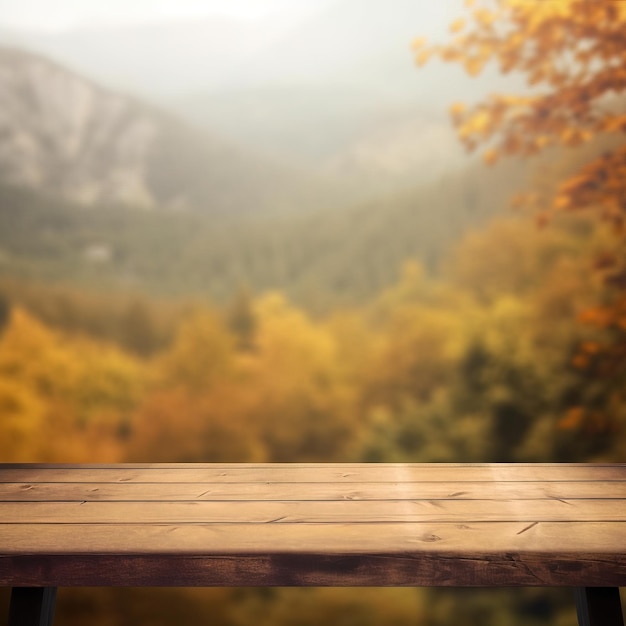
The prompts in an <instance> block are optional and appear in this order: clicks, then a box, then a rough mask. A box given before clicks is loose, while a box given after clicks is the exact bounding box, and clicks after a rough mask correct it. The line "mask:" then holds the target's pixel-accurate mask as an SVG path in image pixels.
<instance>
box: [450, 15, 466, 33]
mask: <svg viewBox="0 0 626 626" xmlns="http://www.w3.org/2000/svg"><path fill="white" fill-rule="evenodd" d="M465 24H466V22H465V20H464V19H463V18H459V19H458V20H454V22H452V24H450V32H451V33H459V32H461V31H462V30H463V29H464V28H465Z"/></svg>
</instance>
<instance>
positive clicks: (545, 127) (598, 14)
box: [415, 0, 626, 423]
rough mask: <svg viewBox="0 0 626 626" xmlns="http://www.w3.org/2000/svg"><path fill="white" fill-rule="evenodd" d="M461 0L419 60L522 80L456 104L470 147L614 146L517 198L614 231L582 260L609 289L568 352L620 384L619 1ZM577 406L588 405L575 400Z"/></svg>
mask: <svg viewBox="0 0 626 626" xmlns="http://www.w3.org/2000/svg"><path fill="white" fill-rule="evenodd" d="M466 9H467V17H465V18H459V19H458V20H456V21H455V22H454V23H453V24H452V25H451V27H450V30H451V33H452V34H453V36H454V37H453V39H452V41H451V42H450V43H448V44H445V45H427V43H426V42H425V41H424V40H423V39H421V40H417V41H416V42H415V48H416V54H417V62H418V64H424V63H426V62H427V61H428V60H429V59H430V58H431V57H438V58H440V59H442V60H444V61H448V62H456V63H460V64H461V65H462V66H463V67H464V68H465V69H466V71H467V72H468V73H469V74H471V75H477V74H479V73H480V72H481V71H482V70H483V69H484V68H486V67H488V66H494V65H495V66H496V67H498V68H499V70H500V71H501V72H502V73H505V74H506V73H509V72H513V73H517V74H520V75H522V76H524V77H525V79H526V83H527V89H525V90H524V91H523V92H522V93H517V94H505V95H502V94H493V95H490V96H489V97H487V98H486V99H485V100H484V101H483V102H479V103H478V104H475V105H472V106H467V105H465V104H463V103H456V104H453V105H452V107H451V110H450V113H451V117H452V120H453V122H454V124H455V126H456V128H457V132H458V136H459V138H460V140H461V141H462V142H463V143H464V145H465V146H466V147H467V149H468V150H470V151H474V150H478V149H481V150H482V151H483V158H484V160H485V162H487V163H488V164H493V163H495V162H496V161H497V160H498V159H500V158H501V157H506V156H521V157H532V156H534V155H537V154H539V153H542V152H545V151H548V150H550V149H553V148H554V147H558V146H561V147H563V146H565V147H578V146H581V145H583V144H587V143H590V142H593V141H596V140H597V139H598V137H604V138H605V141H606V142H607V145H610V146H611V147H610V148H609V149H605V150H604V151H603V152H602V153H601V154H594V155H593V156H592V157H590V158H589V159H588V160H587V161H586V162H584V163H583V164H582V165H581V166H580V167H579V169H578V170H577V171H576V172H575V173H574V174H573V175H571V176H566V177H564V178H563V179H562V180H560V181H558V182H557V184H556V185H554V187H553V189H551V193H550V194H548V197H545V196H544V195H541V194H538V193H537V192H536V190H531V192H529V193H527V194H524V195H522V196H518V197H516V198H515V204H517V205H527V206H531V207H532V208H533V209H535V210H536V211H537V216H538V221H539V223H540V224H545V223H546V222H547V221H550V220H553V219H554V218H555V216H559V215H562V214H564V213H582V214H588V215H589V216H590V217H591V219H592V222H591V223H592V224H593V223H595V224H600V225H602V227H604V228H605V229H606V230H608V231H609V232H610V233H611V234H612V241H609V240H607V241H606V242H605V244H604V246H602V247H600V248H598V249H596V250H594V251H593V252H592V253H591V255H590V260H589V270H590V271H591V270H592V269H593V270H594V271H595V273H596V275H597V276H598V277H600V278H601V279H602V280H603V281H604V283H605V285H606V289H605V290H604V291H603V292H602V293H601V294H600V297H599V300H598V301H597V302H596V303H595V304H592V305H591V306H590V307H589V308H588V309H586V310H584V311H582V312H580V314H579V319H580V320H581V321H583V322H584V323H586V324H589V325H591V326H595V327H596V328H598V329H599V330H601V331H602V333H601V335H600V336H598V337H597V338H596V339H597V340H596V341H592V342H586V343H584V344H583V345H582V347H581V349H580V350H579V352H578V353H577V355H576V356H575V357H574V363H575V364H576V365H577V366H578V367H580V368H583V369H586V370H587V371H588V372H589V373H590V374H591V375H592V376H601V377H603V378H605V379H607V378H610V379H612V380H613V381H614V385H615V386H616V387H619V385H620V384H621V383H620V380H621V375H622V374H623V373H624V372H626V221H625V220H626V112H625V108H624V106H625V102H626V100H625V97H624V92H625V91H626V3H624V2H613V1H598V2H584V1H580V0H551V1H550V2H527V1H525V0H500V1H498V2H495V1H494V2H484V3H480V4H479V3H477V2H475V1H473V0H468V1H467V2H466ZM575 412H576V414H577V415H578V414H584V411H582V409H580V407H576V408H575ZM596 414H597V415H599V413H596ZM573 421H575V420H570V422H571V423H573ZM570 422H568V423H570Z"/></svg>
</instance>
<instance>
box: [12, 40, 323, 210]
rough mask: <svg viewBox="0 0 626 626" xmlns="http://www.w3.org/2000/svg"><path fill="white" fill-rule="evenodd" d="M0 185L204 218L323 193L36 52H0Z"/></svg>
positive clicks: (303, 202) (306, 201) (301, 177)
mask: <svg viewBox="0 0 626 626" xmlns="http://www.w3.org/2000/svg"><path fill="white" fill-rule="evenodd" d="M0 91H1V92H2V94H3V96H2V98H3V102H2V104H3V106H2V109H1V110H0V136H1V137H2V142H1V143H0V180H2V181H4V182H8V183H11V184H15V185H21V186H24V187H30V188H35V189H38V190H41V191H43V192H46V193H51V194H58V195H59V196H61V197H63V198H66V199H69V200H72V201H73V202H76V203H77V204H81V205H85V206H89V205H93V204H99V205H104V204H124V205H132V206H135V207H143V208H154V207H170V208H193V209H199V210H202V211H206V212H210V213H213V214H215V213H233V212H234V213H238V212H255V211H260V210H269V209H293V208H303V207H306V206H309V207H310V206H316V205H317V204H318V203H324V202H326V201H327V198H328V195H327V191H328V190H327V189H325V188H324V187H323V185H321V183H319V181H316V180H313V179H311V178H310V177H308V176H307V175H305V174H303V173H302V172H300V171H298V170H296V169H294V168H286V167H283V166H279V165H277V164H275V163H271V162H269V161H267V160H264V159H261V158H258V157H256V156H253V155H251V154H249V153H246V152H245V151H244V150H241V149H238V148H235V147H233V146H231V145H229V144H228V143H227V142H225V141H223V140H220V139H218V138H216V137H215V136H210V135H208V134H206V133H202V132H198V130H197V129H194V128H192V127H189V126H187V125H185V124H184V123H182V122H180V121H179V120H177V119H176V118H175V117H173V116H171V115H169V114H167V113H164V112H163V111H160V110H157V109H155V108H153V107H151V106H148V105H146V104H143V103H140V102H138V101H136V100H134V99H132V98H129V97H126V96H124V95H121V94H120V93H115V92H112V91H108V90H106V89H103V88H101V87H99V86H97V85H95V84H93V83H92V82H90V81H88V80H86V79H84V78H82V77H80V76H78V75H76V74H74V73H72V72H70V71H68V70H66V69H65V68H63V67H61V66H60V65H58V64H56V63H53V62H51V61H48V60H46V59H44V58H42V57H40V56H37V55H34V54H31V53H26V52H23V51H19V50H16V49H10V48H0Z"/></svg>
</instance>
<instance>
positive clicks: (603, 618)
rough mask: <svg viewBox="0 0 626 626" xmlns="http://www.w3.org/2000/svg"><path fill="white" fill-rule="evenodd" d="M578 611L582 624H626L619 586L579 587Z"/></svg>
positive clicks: (622, 625) (606, 625)
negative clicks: (625, 622)
mask: <svg viewBox="0 0 626 626" xmlns="http://www.w3.org/2000/svg"><path fill="white" fill-rule="evenodd" d="M576 612H577V613H578V624H579V625H580V626H624V618H623V616H622V605H621V602H620V597H619V589H618V588H617V587H579V588H577V589H576Z"/></svg>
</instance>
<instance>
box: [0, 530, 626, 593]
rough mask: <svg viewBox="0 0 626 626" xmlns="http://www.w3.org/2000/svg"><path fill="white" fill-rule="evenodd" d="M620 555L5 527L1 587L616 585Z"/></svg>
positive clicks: (402, 537)
mask: <svg viewBox="0 0 626 626" xmlns="http://www.w3.org/2000/svg"><path fill="white" fill-rule="evenodd" d="M33 531H34V532H33ZM33 536H36V537H37V541H36V542H33ZM624 546H626V524H624V523H604V524H580V525H571V524H564V523H561V524H559V523H545V524H537V525H534V526H532V527H526V526H524V525H523V524H514V523H500V524H496V523H491V524H490V523H483V524H471V525H461V524H395V525H394V524H388V525H382V526H381V525H365V524H357V525H339V524H337V525H327V524H321V525H314V524H312V525H306V526H305V525H285V526H279V525H275V524H274V525H272V524H268V525H261V526H259V527H258V529H256V528H255V530H254V532H251V531H250V527H249V526H245V525H230V526H215V525H212V526H194V525H182V526H168V525H146V526H136V527H135V526H132V527H124V528H120V527H115V526H112V525H105V526H100V527H98V526H89V525H84V526H75V525H73V526H63V525H49V526H39V527H32V526H31V527H24V526H22V525H14V526H12V525H3V526H1V527H0V555H2V556H0V584H3V585H13V584H21V585H27V584H49V583H50V581H53V580H54V581H55V584H58V585H63V586H67V585H85V584H87V585H122V586H150V585H157V586H161V585H166V586H177V585H185V586H188V585H195V586H204V585H220V586H228V585H234V586H240V585H244V586H245V585H255V586H256V585H303V586H304V585H368V586H369V585H381V586H396V585H425V586H430V585H449V586H527V585H533V586H582V585H586V586H592V585H601V586H618V585H620V584H624V582H625V581H626V554H625V553H624V548H623V547H624Z"/></svg>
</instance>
